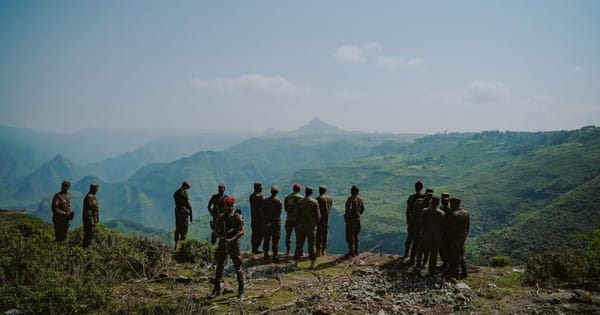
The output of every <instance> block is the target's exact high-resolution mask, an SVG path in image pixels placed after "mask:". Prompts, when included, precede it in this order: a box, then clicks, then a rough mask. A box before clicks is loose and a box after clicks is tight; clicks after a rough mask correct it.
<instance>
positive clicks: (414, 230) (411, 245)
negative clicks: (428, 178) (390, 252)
mask: <svg viewBox="0 0 600 315" xmlns="http://www.w3.org/2000/svg"><path fill="white" fill-rule="evenodd" d="M424 197H425V195H424V194H423V193H421V192H418V193H415V194H412V195H410V196H409V197H408V199H407V200H406V225H407V227H406V230H407V236H406V241H405V242H404V258H406V257H408V254H409V253H410V254H411V263H412V262H414V260H415V256H416V255H417V247H418V244H419V232H420V229H421V227H420V226H419V225H418V224H419V222H417V215H420V214H421V211H417V208H418V207H417V206H416V204H417V200H419V199H422V198H424ZM420 204H421V203H419V205H420Z"/></svg>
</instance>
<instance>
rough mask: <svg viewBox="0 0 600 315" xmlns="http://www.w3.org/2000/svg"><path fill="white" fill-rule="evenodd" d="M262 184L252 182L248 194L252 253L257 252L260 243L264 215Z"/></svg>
mask: <svg viewBox="0 0 600 315" xmlns="http://www.w3.org/2000/svg"><path fill="white" fill-rule="evenodd" d="M261 191H262V185H261V184H260V183H254V192H253V193H252V194H251V195H250V198H249V201H250V228H251V229H252V236H251V238H250V242H251V243H252V253H254V254H257V253H260V252H259V250H258V249H259V247H260V243H261V242H262V238H263V229H264V216H263V202H264V198H263V195H262V193H261Z"/></svg>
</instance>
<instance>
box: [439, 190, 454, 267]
mask: <svg viewBox="0 0 600 315" xmlns="http://www.w3.org/2000/svg"><path fill="white" fill-rule="evenodd" d="M440 201H441V204H442V205H441V207H440V210H442V211H443V212H444V227H443V228H442V242H441V244H440V258H441V259H442V268H441V269H442V273H446V271H447V269H448V263H449V256H448V255H449V251H450V240H449V238H448V224H447V223H448V218H449V217H450V213H451V212H452V209H450V194H449V193H447V192H443V193H442V196H441V198H440Z"/></svg>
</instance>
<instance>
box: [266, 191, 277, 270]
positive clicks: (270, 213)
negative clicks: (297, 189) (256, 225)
mask: <svg viewBox="0 0 600 315" xmlns="http://www.w3.org/2000/svg"><path fill="white" fill-rule="evenodd" d="M263 209H264V215H265V230H264V240H263V251H264V252H265V258H268V257H269V242H271V250H272V251H273V260H274V261H276V260H277V254H278V252H279V239H280V238H281V209H282V205H281V200H279V198H277V196H271V197H269V198H267V199H265V201H264V208H263Z"/></svg>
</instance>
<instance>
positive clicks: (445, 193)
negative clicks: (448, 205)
mask: <svg viewBox="0 0 600 315" xmlns="http://www.w3.org/2000/svg"><path fill="white" fill-rule="evenodd" d="M449 198H450V194H449V193H447V192H443V193H442V200H448V199H449Z"/></svg>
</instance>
